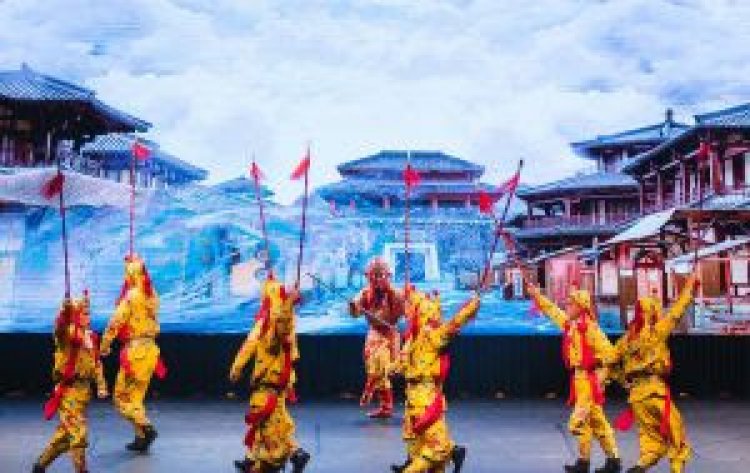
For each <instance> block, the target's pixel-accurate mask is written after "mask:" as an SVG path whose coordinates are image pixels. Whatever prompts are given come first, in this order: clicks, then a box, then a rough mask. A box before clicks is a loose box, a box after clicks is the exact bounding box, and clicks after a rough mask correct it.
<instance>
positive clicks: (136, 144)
mask: <svg viewBox="0 0 750 473" xmlns="http://www.w3.org/2000/svg"><path fill="white" fill-rule="evenodd" d="M130 151H131V153H130V154H131V156H130V256H133V255H134V254H135V163H136V161H138V160H146V159H148V157H149V156H150V155H151V150H150V149H149V148H147V147H146V146H144V145H143V144H141V142H140V141H138V139H136V140H134V141H133V145H132V147H131V150H130Z"/></svg>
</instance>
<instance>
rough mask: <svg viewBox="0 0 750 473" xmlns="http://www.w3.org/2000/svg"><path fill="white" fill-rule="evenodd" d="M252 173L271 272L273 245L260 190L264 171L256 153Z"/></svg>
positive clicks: (251, 167) (266, 263)
mask: <svg viewBox="0 0 750 473" xmlns="http://www.w3.org/2000/svg"><path fill="white" fill-rule="evenodd" d="M250 175H252V176H253V182H254V183H255V199H256V200H257V201H258V213H259V215H260V230H261V234H262V235H263V243H264V246H265V249H266V261H265V266H266V271H268V272H269V274H270V272H271V247H270V246H269V243H268V231H267V230H266V216H265V213H264V212H263V196H262V195H261V190H260V180H261V179H262V178H263V173H262V172H261V170H260V168H259V167H258V164H256V162H255V155H253V163H252V165H251V166H250Z"/></svg>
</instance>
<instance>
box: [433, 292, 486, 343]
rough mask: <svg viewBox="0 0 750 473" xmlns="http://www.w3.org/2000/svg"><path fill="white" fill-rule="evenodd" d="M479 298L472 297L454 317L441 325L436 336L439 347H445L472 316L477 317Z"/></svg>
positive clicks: (476, 296)
mask: <svg viewBox="0 0 750 473" xmlns="http://www.w3.org/2000/svg"><path fill="white" fill-rule="evenodd" d="M480 301H481V300H480V298H479V296H478V295H473V296H472V297H471V299H469V300H468V301H467V302H466V303H465V304H464V305H462V306H461V308H460V309H458V312H456V315H454V316H453V318H452V319H451V320H449V321H447V322H445V323H443V324H442V325H441V326H440V328H439V329H437V331H436V332H435V333H436V336H437V337H438V342H439V344H440V345H441V346H445V345H447V344H448V343H449V342H450V341H451V339H452V338H453V337H455V336H456V335H457V334H458V332H460V331H461V329H462V328H463V327H464V326H465V325H466V324H468V323H469V321H470V320H471V319H473V318H474V316H476V315H477V312H478V311H479V306H480Z"/></svg>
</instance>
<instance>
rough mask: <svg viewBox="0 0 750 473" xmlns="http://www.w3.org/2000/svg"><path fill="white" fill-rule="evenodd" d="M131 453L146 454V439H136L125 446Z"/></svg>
mask: <svg viewBox="0 0 750 473" xmlns="http://www.w3.org/2000/svg"><path fill="white" fill-rule="evenodd" d="M125 448H127V449H128V450H130V451H131V452H145V451H146V448H147V447H146V439H145V438H143V437H136V438H135V439H133V441H132V442H130V443H129V444H127V445H126V446H125Z"/></svg>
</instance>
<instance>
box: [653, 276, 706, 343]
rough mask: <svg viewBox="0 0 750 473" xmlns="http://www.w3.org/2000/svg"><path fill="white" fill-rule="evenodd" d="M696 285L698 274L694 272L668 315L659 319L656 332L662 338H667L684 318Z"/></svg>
mask: <svg viewBox="0 0 750 473" xmlns="http://www.w3.org/2000/svg"><path fill="white" fill-rule="evenodd" d="M696 285H697V277H696V274H695V273H693V274H691V275H690V277H688V279H687V281H685V287H683V288H682V291H680V295H679V296H678V297H677V300H676V301H675V302H674V304H672V307H670V308H669V310H667V314H666V316H665V317H663V318H662V319H661V320H659V321H658V322H657V323H656V325H655V326H654V329H655V331H656V334H657V335H658V336H659V337H660V338H663V339H666V338H667V337H669V335H670V334H671V333H672V331H673V330H674V328H675V327H676V326H677V324H678V323H679V322H680V320H681V319H682V316H683V315H685V311H686V310H687V307H688V305H690V303H691V302H693V294H694V292H695V287H696Z"/></svg>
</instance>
